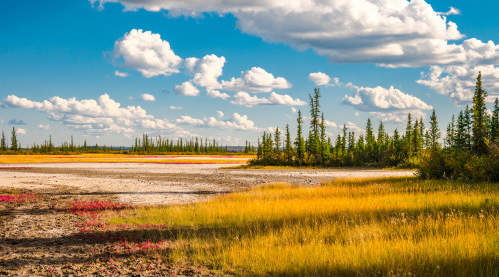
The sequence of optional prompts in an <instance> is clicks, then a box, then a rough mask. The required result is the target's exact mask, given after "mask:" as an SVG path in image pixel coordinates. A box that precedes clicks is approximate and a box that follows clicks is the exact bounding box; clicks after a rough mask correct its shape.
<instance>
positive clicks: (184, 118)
mask: <svg viewBox="0 0 499 277" xmlns="http://www.w3.org/2000/svg"><path fill="white" fill-rule="evenodd" d="M175 122H176V123H179V124H187V125H203V124H204V121H203V120H202V119H197V118H193V117H191V116H188V115H182V116H181V117H180V118H178V119H176V120H175Z"/></svg>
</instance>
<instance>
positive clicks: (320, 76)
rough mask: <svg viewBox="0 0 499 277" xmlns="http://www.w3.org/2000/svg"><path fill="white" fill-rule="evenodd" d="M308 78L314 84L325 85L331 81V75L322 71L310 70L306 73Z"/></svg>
mask: <svg viewBox="0 0 499 277" xmlns="http://www.w3.org/2000/svg"><path fill="white" fill-rule="evenodd" d="M308 79H309V80H310V81H312V82H313V83H314V84H315V85H316V86H327V85H329V82H330V81H331V77H329V75H327V74H326V73H322V72H312V73H310V74H308Z"/></svg>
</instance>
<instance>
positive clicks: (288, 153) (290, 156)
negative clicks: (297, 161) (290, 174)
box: [284, 124, 293, 163]
mask: <svg viewBox="0 0 499 277" xmlns="http://www.w3.org/2000/svg"><path fill="white" fill-rule="evenodd" d="M285 135H286V141H285V149H284V150H285V153H286V161H287V162H288V163H291V162H292V161H293V145H292V144H291V134H290V133H289V125H288V124H286V134H285Z"/></svg>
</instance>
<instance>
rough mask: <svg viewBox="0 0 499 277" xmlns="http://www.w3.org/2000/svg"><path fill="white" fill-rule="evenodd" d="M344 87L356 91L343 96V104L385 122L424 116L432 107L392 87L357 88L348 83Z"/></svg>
mask: <svg viewBox="0 0 499 277" xmlns="http://www.w3.org/2000/svg"><path fill="white" fill-rule="evenodd" d="M346 87H349V88H352V89H355V90H356V93H355V94H354V95H352V96H349V95H345V97H344V98H343V103H344V104H347V105H350V106H353V107H354V108H356V109H358V110H360V111H364V112H369V113H370V114H371V115H373V116H375V117H377V118H380V119H382V120H385V121H393V122H401V121H402V120H403V119H404V118H405V117H406V115H407V113H412V114H417V115H420V116H424V112H423V111H425V110H431V109H432V108H433V107H432V106H431V105H428V104H427V103H425V102H424V101H423V100H421V99H419V98H417V97H415V96H413V95H409V94H407V93H404V92H402V91H400V90H398V89H396V88H394V87H393V86H391V87H389V88H388V89H387V88H384V87H381V86H377V87H358V86H356V85H353V84H351V83H348V84H347V85H346Z"/></svg>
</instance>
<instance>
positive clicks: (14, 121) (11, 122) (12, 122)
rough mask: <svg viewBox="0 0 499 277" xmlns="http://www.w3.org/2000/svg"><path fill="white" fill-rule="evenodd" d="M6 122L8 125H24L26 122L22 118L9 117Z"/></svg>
mask: <svg viewBox="0 0 499 277" xmlns="http://www.w3.org/2000/svg"><path fill="white" fill-rule="evenodd" d="M8 123H9V125H20V126H22V125H26V122H24V120H22V119H11V120H9V122H8Z"/></svg>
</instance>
